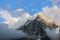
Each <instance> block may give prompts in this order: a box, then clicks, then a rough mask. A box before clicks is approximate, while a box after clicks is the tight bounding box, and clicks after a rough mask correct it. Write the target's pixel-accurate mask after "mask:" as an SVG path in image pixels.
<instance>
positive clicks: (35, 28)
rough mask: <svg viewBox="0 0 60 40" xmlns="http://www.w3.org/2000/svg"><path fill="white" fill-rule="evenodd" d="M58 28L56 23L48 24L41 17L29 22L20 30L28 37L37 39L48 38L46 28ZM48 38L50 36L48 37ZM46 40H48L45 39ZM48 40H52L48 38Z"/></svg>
mask: <svg viewBox="0 0 60 40" xmlns="http://www.w3.org/2000/svg"><path fill="white" fill-rule="evenodd" d="M57 27H58V26H57V25H56V24H54V23H49V22H48V23H47V22H46V21H45V20H44V19H43V18H41V17H40V16H39V15H38V16H37V17H36V19H34V20H28V21H27V22H26V23H25V24H24V25H22V26H21V28H19V30H20V29H21V30H23V31H24V32H25V33H27V34H28V35H33V36H36V37H37V38H44V37H46V36H47V34H46V32H45V31H44V29H45V28H49V29H51V30H52V29H55V28H57ZM47 38H48V36H47ZM43 40H46V39H43ZM48 40H50V39H49V38H48Z"/></svg>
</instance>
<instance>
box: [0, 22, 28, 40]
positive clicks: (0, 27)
mask: <svg viewBox="0 0 60 40" xmlns="http://www.w3.org/2000/svg"><path fill="white" fill-rule="evenodd" d="M7 27H8V24H4V23H1V24H0V40H10V39H15V38H22V37H26V36H27V35H26V34H25V33H23V32H22V31H18V30H14V29H8V28H7Z"/></svg>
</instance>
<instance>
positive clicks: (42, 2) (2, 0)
mask: <svg viewBox="0 0 60 40" xmlns="http://www.w3.org/2000/svg"><path fill="white" fill-rule="evenodd" d="M45 6H49V7H50V6H51V2H50V0H0V8H1V9H5V10H9V11H11V12H13V11H14V10H15V9H18V8H23V9H24V10H25V11H26V12H28V13H30V14H31V15H33V14H35V13H37V12H39V11H41V10H42V8H43V7H45Z"/></svg>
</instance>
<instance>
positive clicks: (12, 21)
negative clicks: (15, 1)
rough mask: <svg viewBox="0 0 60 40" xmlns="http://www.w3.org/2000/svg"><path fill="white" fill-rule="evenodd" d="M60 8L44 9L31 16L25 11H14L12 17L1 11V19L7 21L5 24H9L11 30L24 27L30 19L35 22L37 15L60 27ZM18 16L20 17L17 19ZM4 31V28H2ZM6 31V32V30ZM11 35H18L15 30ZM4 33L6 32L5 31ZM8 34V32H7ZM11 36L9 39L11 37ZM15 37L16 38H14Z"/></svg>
mask: <svg viewBox="0 0 60 40" xmlns="http://www.w3.org/2000/svg"><path fill="white" fill-rule="evenodd" d="M59 10H60V8H59V7H57V6H54V7H52V8H49V7H44V8H43V10H42V11H41V12H38V13H36V14H34V15H33V16H31V15H30V14H29V13H27V12H25V11H24V10H23V9H17V10H15V11H14V16H15V17H12V16H11V15H10V13H9V12H8V11H6V10H2V11H0V15H1V17H3V18H4V19H5V20H6V21H5V22H4V23H7V24H9V26H10V28H18V27H20V26H21V25H23V24H24V23H25V22H26V21H27V20H28V19H30V20H33V19H35V18H36V15H37V14H42V15H44V16H45V17H46V18H47V19H50V20H52V21H53V22H54V23H56V24H57V25H59V26H60V11H59ZM16 16H18V17H16ZM1 30H3V28H1ZM5 31H6V30H5ZM8 31H9V33H11V32H12V33H11V34H10V35H12V36H13V35H15V34H14V33H16V34H18V33H17V32H16V31H15V30H8ZM3 33H5V32H4V30H3ZM6 33H7V32H6ZM10 35H9V36H8V37H10ZM16 36H17V35H15V37H16ZM13 37H14V36H13Z"/></svg>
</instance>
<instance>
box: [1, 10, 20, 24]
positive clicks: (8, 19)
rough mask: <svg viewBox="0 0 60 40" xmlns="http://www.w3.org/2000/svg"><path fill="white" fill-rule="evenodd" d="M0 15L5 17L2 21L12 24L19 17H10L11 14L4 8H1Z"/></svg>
mask: <svg viewBox="0 0 60 40" xmlns="http://www.w3.org/2000/svg"><path fill="white" fill-rule="evenodd" d="M0 16H1V17H2V18H4V19H5V22H3V23H7V24H9V25H13V24H14V23H15V22H17V21H18V19H19V18H15V17H12V16H11V14H10V13H9V12H8V11H6V10H1V11H0Z"/></svg>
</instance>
